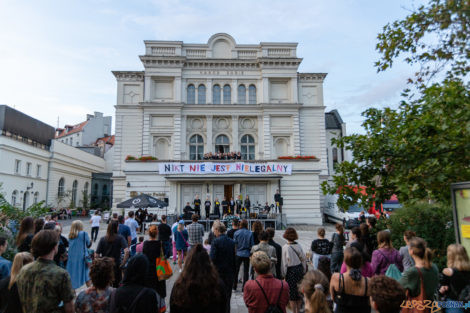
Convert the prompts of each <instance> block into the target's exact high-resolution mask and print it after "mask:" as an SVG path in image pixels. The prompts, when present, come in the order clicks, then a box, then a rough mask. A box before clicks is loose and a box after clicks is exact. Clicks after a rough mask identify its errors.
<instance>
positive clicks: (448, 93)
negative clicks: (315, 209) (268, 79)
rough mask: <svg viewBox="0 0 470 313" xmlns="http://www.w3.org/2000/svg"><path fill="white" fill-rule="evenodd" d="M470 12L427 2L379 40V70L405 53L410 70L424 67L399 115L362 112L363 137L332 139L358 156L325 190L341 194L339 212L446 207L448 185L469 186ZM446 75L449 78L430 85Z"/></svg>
mask: <svg viewBox="0 0 470 313" xmlns="http://www.w3.org/2000/svg"><path fill="white" fill-rule="evenodd" d="M469 13H470V1H469V0H447V1H445V0H430V2H429V3H428V4H427V5H422V6H420V7H419V8H418V9H417V10H415V11H414V12H412V13H411V14H410V15H408V16H407V17H406V18H405V19H403V20H398V21H395V22H393V23H391V24H390V23H389V24H387V25H386V26H385V27H384V28H383V32H382V33H380V34H379V35H378V43H377V46H376V49H377V50H378V51H379V52H380V53H381V58H380V60H379V61H377V62H376V64H375V65H376V67H377V71H378V72H381V71H385V70H387V69H389V68H390V67H391V66H392V64H393V62H394V61H395V60H396V59H397V58H399V57H400V56H401V55H402V54H405V55H406V57H405V59H404V60H405V62H406V63H408V64H410V65H414V64H419V65H420V69H419V71H418V72H417V73H416V74H415V77H414V78H410V79H409V82H411V83H414V84H415V86H416V87H417V91H418V92H417V94H411V92H410V91H409V90H405V91H404V93H403V96H404V98H405V100H403V101H402V102H401V104H400V106H399V108H398V109H397V110H393V109H391V108H384V109H375V108H370V109H368V110H366V111H365V112H363V113H362V115H363V116H364V117H365V121H364V123H363V124H362V126H363V127H364V129H365V130H366V134H364V135H357V134H355V135H351V136H347V137H344V138H342V139H339V140H335V139H333V143H334V144H336V145H337V146H338V147H341V148H346V149H348V150H351V151H352V155H353V157H354V162H343V163H341V164H338V165H337V168H336V173H337V175H336V176H334V177H333V184H332V185H328V184H327V183H323V185H322V188H323V192H324V193H331V194H334V193H338V194H339V199H338V206H340V207H342V208H344V209H347V208H348V207H349V206H350V205H352V204H361V205H362V206H365V207H370V206H371V205H372V203H373V202H380V203H382V202H383V201H385V200H388V199H390V197H391V196H392V195H393V194H396V195H397V196H398V198H399V200H400V201H402V202H406V201H411V200H417V199H426V200H433V201H440V202H444V203H449V202H450V191H449V185H450V183H452V182H455V181H464V180H470V153H469V151H470V106H469V103H470V92H469V90H470V88H469V87H470V84H469V82H468V78H467V77H466V76H467V74H468V72H469V71H470V66H469V64H468V60H469V57H470V40H469V39H470V38H469V27H470V14H469ZM442 71H445V73H446V75H445V79H444V80H443V81H441V82H434V83H432V82H431V81H432V80H435V81H436V79H437V76H436V74H438V73H440V72H442ZM345 186H365V187H366V192H365V193H357V192H355V191H354V188H345Z"/></svg>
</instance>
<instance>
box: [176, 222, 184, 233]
mask: <svg viewBox="0 0 470 313" xmlns="http://www.w3.org/2000/svg"><path fill="white" fill-rule="evenodd" d="M177 229H178V231H183V230H184V224H180V223H178V228H177Z"/></svg>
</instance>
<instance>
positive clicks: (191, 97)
mask: <svg viewBox="0 0 470 313" xmlns="http://www.w3.org/2000/svg"><path fill="white" fill-rule="evenodd" d="M187 91H188V93H187V101H186V103H188V104H195V103H196V87H194V85H193V84H191V85H189V86H188V90H187Z"/></svg>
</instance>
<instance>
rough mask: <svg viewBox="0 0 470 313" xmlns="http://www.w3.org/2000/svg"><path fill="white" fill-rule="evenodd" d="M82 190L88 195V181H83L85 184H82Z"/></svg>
mask: <svg viewBox="0 0 470 313" xmlns="http://www.w3.org/2000/svg"><path fill="white" fill-rule="evenodd" d="M83 192H84V193H85V194H86V195H88V182H86V183H85V186H83Z"/></svg>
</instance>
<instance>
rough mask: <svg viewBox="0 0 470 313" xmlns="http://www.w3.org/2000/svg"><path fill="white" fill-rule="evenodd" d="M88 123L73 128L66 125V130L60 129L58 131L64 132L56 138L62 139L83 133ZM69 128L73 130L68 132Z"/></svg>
mask: <svg viewBox="0 0 470 313" xmlns="http://www.w3.org/2000/svg"><path fill="white" fill-rule="evenodd" d="M87 123H88V121H85V122H82V123H80V124H77V125H73V126H69V125H66V126H65V127H66V128H65V129H58V130H62V131H61V132H60V134H59V135H57V137H56V138H61V137H65V136H68V135H71V134H74V133H78V132H81V131H82V130H83V127H85V125H86V124H87ZM67 127H69V128H71V129H70V130H69V131H67Z"/></svg>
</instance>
